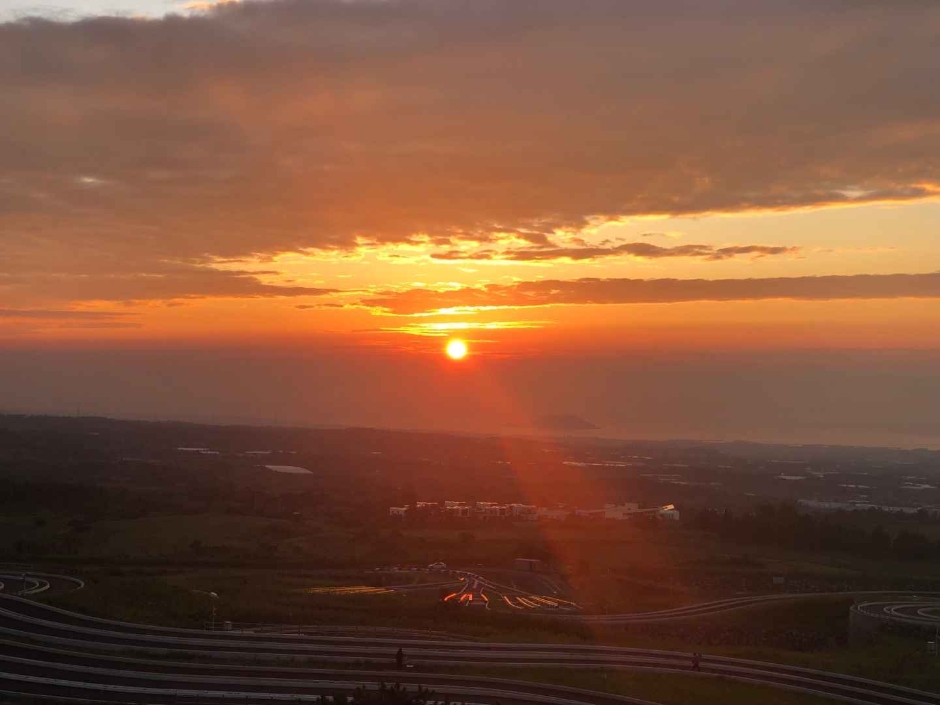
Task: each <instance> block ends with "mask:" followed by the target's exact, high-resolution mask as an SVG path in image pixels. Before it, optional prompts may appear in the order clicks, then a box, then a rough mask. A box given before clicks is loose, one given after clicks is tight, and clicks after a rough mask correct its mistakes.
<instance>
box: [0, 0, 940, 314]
mask: <svg viewBox="0 0 940 705" xmlns="http://www.w3.org/2000/svg"><path fill="white" fill-rule="evenodd" d="M717 2H718V4H717V6H716V5H715V4H713V3H709V4H707V5H706V4H704V3H692V2H686V1H684V0H671V1H670V2H653V1H652V0H647V1H645V2H636V3H625V2H614V1H612V0H581V1H580V2H571V1H570V0H543V1H542V2H539V3H506V2H486V1H481V0H405V1H402V2H369V1H366V0H353V1H348V0H319V1H318V2H305V1H301V0H271V1H270V2H264V3H230V4H224V5H221V6H218V7H216V8H214V9H213V10H212V11H210V12H207V13H194V14H192V15H189V16H185V17H179V16H175V17H167V18H164V19H154V20H142V19H136V18H135V19H130V18H115V17H108V18H105V17H99V18H90V19H83V20H81V21H77V22H73V23H56V22H52V21H46V20H30V21H23V22H13V23H6V24H0V85H2V86H3V110H2V111H0V164H2V165H3V166H2V172H0V232H2V233H3V235H2V238H0V276H7V277H9V278H11V281H16V279H17V277H19V276H21V275H23V274H24V273H26V272H28V273H30V276H33V277H35V278H34V281H35V282H37V283H38V284H37V285H36V286H35V287H30V286H29V285H28V284H27V285H23V284H20V283H16V284H14V286H15V287H16V289H15V290H14V293H15V294H16V296H17V297H19V300H21V301H22V302H23V305H24V306H26V305H30V302H34V303H35V301H38V300H39V299H34V298H32V297H39V296H40V295H41V294H42V291H43V290H44V288H45V285H46V284H49V285H54V286H53V288H54V289H58V290H61V292H62V293H63V295H65V296H70V295H72V292H74V293H75V295H76V296H77V297H79V298H81V297H85V296H87V295H88V294H87V293H85V292H86V290H89V291H90V290H91V289H94V290H95V291H94V295H96V296H97V295H99V294H100V293H102V292H103V293H104V294H105V295H106V297H107V298H117V299H124V298H135V297H138V296H140V295H142V290H144V291H143V294H146V295H149V294H147V291H146V290H148V287H147V286H146V285H145V284H143V283H142V281H141V279H142V278H143V277H145V276H147V275H148V273H149V272H153V271H154V268H157V267H159V266H160V265H162V264H163V263H166V262H181V263H186V264H190V265H205V264H211V263H213V262H215V261H218V260H219V259H228V258H239V257H250V258H258V259H261V258H264V257H269V256H271V255H274V254H277V253H283V252H289V251H305V252H306V251H312V252H335V251H349V250H352V249H355V248H356V247H357V245H358V244H359V243H362V242H374V243H379V244H384V243H409V242H411V243H414V242H416V240H415V238H417V237H419V236H421V237H422V238H423V240H422V241H423V242H426V243H428V245H427V247H428V250H427V251H430V249H431V248H432V247H434V248H450V247H456V246H457V245H458V244H459V243H461V242H470V243H480V244H481V245H482V246H489V245H493V244H496V245H497V246H498V247H501V246H502V245H500V244H499V242H500V241H499V238H497V237H496V236H495V234H500V237H502V236H505V235H507V234H509V235H514V236H515V237H516V238H518V239H519V240H522V241H525V242H528V243H531V244H532V245H535V246H538V247H539V248H544V249H525V248H523V249H521V250H516V251H514V252H513V253H511V254H510V255H509V256H510V257H512V258H515V259H517V260H519V259H524V258H527V259H539V258H543V259H544V258H551V257H553V256H554V257H556V258H561V259H568V260H573V259H585V258H588V259H590V258H596V257H607V256H614V255H615V254H617V253H616V252H615V248H606V249H603V250H597V249H596V248H592V247H590V246H587V247H580V246H576V247H571V248H555V249H556V251H555V252H554V253H553V252H552V249H553V248H552V247H551V239H552V238H553V237H554V236H555V234H556V233H558V232H569V233H577V232H579V231H582V230H584V229H585V228H588V227H592V226H596V225H597V224H599V223H603V222H607V221H615V220H618V219H620V218H623V217H629V216H633V215H644V214H672V215H683V214H701V213H712V212H742V211H760V210H774V209H797V208H812V207H822V206H831V205H838V204H856V203H865V202H871V201H910V200H916V199H925V198H932V197H935V196H936V195H937V193H938V184H940V166H938V165H940V131H938V130H936V129H935V124H936V116H937V115H938V114H940V92H938V91H931V90H926V89H925V87H926V86H931V85H933V83H934V82H935V75H934V74H935V67H936V66H937V65H938V64H940V48H938V46H937V43H936V36H937V31H938V27H940V5H937V4H936V3H901V4H896V6H893V7H892V11H891V12H890V13H885V12H883V10H882V8H881V7H879V6H878V5H877V4H876V3H854V4H852V5H851V6H846V5H845V4H844V3H841V2H836V0H823V1H821V2H817V3H799V4H792V3H785V2H762V3H738V2H730V0H717ZM834 8H838V11H833V9H834ZM716 17H722V18H727V19H728V20H730V21H720V22H719V21H716ZM703 28H707V31H703ZM755 36H759V37H760V41H759V42H755V41H754V37H755ZM796 48H798V50H797V49H796ZM862 67H863V68H862ZM572 242H573V241H572ZM744 247H758V246H750V245H745V246H744ZM499 254H500V253H499V252H497V253H494V254H492V255H490V256H494V257H495V256H499ZM621 254H630V252H629V251H625V252H623V253H621ZM760 254H777V253H772V252H761V251H758V250H753V251H750V252H738V253H733V252H730V253H727V256H735V255H745V256H746V255H760ZM444 256H446V253H445V255H444ZM640 256H643V255H640ZM647 256H650V255H647ZM689 256H702V257H705V258H709V257H720V256H721V255H720V254H718V253H717V252H713V253H705V254H702V255H689ZM124 265H129V266H130V267H132V269H131V271H132V272H135V273H137V274H139V275H141V276H139V277H134V276H131V277H127V278H125V279H122V278H121V277H120V276H119V274H115V273H114V270H115V269H118V270H121V271H123V270H122V269H121V268H122V267H123V266H124ZM210 278H211V279H212V282H213V284H212V286H211V287H210V286H209V285H208V284H207V283H206V282H208V281H209V279H210ZM66 280H70V281H66ZM89 280H90V281H92V282H94V283H93V284H87V283H86V282H87V281H89ZM175 286H176V289H175V291H176V292H178V293H179V294H180V295H182V296H185V295H201V294H200V292H205V291H207V290H209V289H210V288H212V289H213V290H218V289H222V290H224V291H226V292H235V293H237V292H239V291H240V292H243V293H246V295H269V294H273V295H280V294H288V293H290V292H289V291H288V290H283V291H280V292H274V291H270V290H268V289H264V288H263V287H261V286H260V285H258V284H252V283H251V281H250V280H249V279H248V278H247V277H240V278H239V277H232V278H229V279H223V278H219V277H216V275H206V277H205V278H200V277H190V278H186V280H185V281H183V280H182V279H180V280H177V281H176V283H175ZM122 287H123V288H124V291H123V293H122ZM4 293H6V289H5V290H4Z"/></svg>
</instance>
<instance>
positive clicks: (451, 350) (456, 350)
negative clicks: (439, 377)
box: [447, 339, 467, 360]
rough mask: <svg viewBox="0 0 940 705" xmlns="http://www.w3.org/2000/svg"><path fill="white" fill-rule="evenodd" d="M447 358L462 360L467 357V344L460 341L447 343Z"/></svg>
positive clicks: (455, 340)
mask: <svg viewBox="0 0 940 705" xmlns="http://www.w3.org/2000/svg"><path fill="white" fill-rule="evenodd" d="M447 356H448V357H449V358H450V359H451V360H462V359H464V358H465V357H466V356H467V344H466V343H465V342H463V341H462V340H460V339H454V340H451V341H450V342H449V343H447Z"/></svg>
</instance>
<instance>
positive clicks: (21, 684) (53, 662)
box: [0, 597, 940, 705]
mask: <svg viewBox="0 0 940 705" xmlns="http://www.w3.org/2000/svg"><path fill="white" fill-rule="evenodd" d="M399 646H400V647H402V648H403V649H404V650H405V653H406V656H407V659H408V662H409V664H411V665H412V666H414V667H415V668H419V667H424V668H434V669H448V668H452V667H454V666H458V665H462V666H489V667H497V666H501V667H529V666H538V667H543V668H552V669H560V668H565V669H577V668H582V669H583V668H604V669H613V668H616V669H631V670H640V669H642V670H654V671H660V672H667V673H680V672H681V673H685V674H688V673H689V672H690V670H689V668H690V658H689V654H686V653H679V652H669V651H654V650H648V649H629V648H620V647H609V646H592V645H568V644H506V643H483V642H469V641H452V640H430V639H390V638H368V637H339V636H299V635H271V634H257V633H232V632H203V631H197V630H187V629H174V628H169V627H151V626H146V625H135V624H129V623H124V622H118V621H115V620H103V619H96V618H91V617H86V616H83V615H79V614H75V613H71V612H66V611H64V610H59V609H56V608H51V607H48V606H45V605H41V604H38V603H35V602H30V601H28V600H25V599H22V598H15V597H0V666H2V668H0V671H2V674H0V681H2V682H0V691H8V692H18V693H22V694H33V695H35V694H37V693H40V694H45V695H59V696H61V695H63V694H65V693H70V694H71V696H73V697H74V696H76V694H79V693H84V694H85V695H84V696H82V697H86V698H91V697H93V698H98V697H99V696H102V694H104V695H108V696H109V697H110V696H113V699H120V698H124V699H125V700H128V699H130V700H134V701H135V702H143V701H154V702H156V701H160V699H161V698H162V699H163V700H164V701H165V700H166V699H167V698H170V697H179V698H183V697H185V698H186V700H187V702H190V701H192V702H196V701H197V700H198V699H199V698H206V699H211V698H215V699H216V700H217V701H218V700H220V699H227V698H229V697H231V698H235V697H238V698H242V697H248V699H249V700H259V701H260V700H265V699H278V698H285V699H286V698H287V697H288V696H291V697H293V696H297V698H298V699H300V698H314V697H316V696H317V695H319V694H322V693H324V692H330V693H331V692H335V691H336V690H337V689H338V688H340V686H338V685H337V684H343V685H342V687H344V688H346V689H347V690H348V689H352V688H354V687H356V686H357V685H367V686H369V687H375V686H376V685H377V684H378V683H379V682H381V681H383V680H385V681H395V682H401V683H403V684H410V685H411V686H415V685H417V684H419V683H420V684H423V685H425V686H426V687H429V688H432V689H434V690H436V691H438V692H441V693H447V694H448V695H450V696H452V697H456V696H459V698H460V699H463V700H467V699H469V700H472V701H473V702H480V703H486V702H492V701H494V700H500V701H503V700H513V701H516V702H527V703H536V702H543V703H550V702H551V703H556V705H558V704H561V703H572V702H581V703H594V704H596V705H608V704H611V703H614V702H619V703H635V702H638V701H636V700H632V699H622V698H618V697H617V696H612V695H609V694H604V693H595V692H592V691H580V690H571V689H564V688H560V687H558V686H550V685H545V684H538V683H518V682H513V681H503V680H501V679H486V678H478V677H471V676H444V675H442V674H440V673H430V672H422V673H417V672H409V671H405V672H397V671H388V670H375V668H376V667H377V666H378V667H379V668H382V667H387V666H389V665H390V664H391V662H392V659H393V655H394V653H395V650H396V649H397V648H398V647H399ZM128 654H132V655H133V658H127V657H126V655H128ZM196 658H198V659H199V661H198V662H195V661H194V659H196ZM265 661H266V662H268V663H269V664H270V665H258V664H259V663H261V662H265ZM285 663H290V664H292V666H293V667H291V668H287V667H285V665H284V664H285ZM330 663H336V664H339V663H342V664H345V665H346V668H343V669H329V668H323V665H325V664H330ZM350 664H353V665H355V666H357V667H358V668H362V667H367V668H368V667H369V665H371V669H370V670H348V668H349V665H350ZM299 665H309V666H314V665H320V667H319V668H298V667H297V666H299ZM695 675H701V676H702V677H715V676H723V677H726V678H733V679H735V680H740V681H745V682H751V683H759V684H764V685H770V686H775V687H780V688H786V689H789V690H796V691H800V692H805V693H812V694H816V695H823V696H827V697H830V698H834V699H839V700H842V701H845V702H852V703H862V704H868V705H871V704H878V705H888V704H889V703H890V704H894V703H907V704H908V705H940V695H938V694H936V693H927V692H924V691H918V690H913V689H910V688H904V687H901V686H896V685H892V684H889V683H880V682H876V681H871V680H868V679H863V678H857V677H852V676H847V675H841V674H835V673H826V672H822V671H817V670H812V669H805V668H798V667H795V666H787V665H782V664H773V663H765V662H759V661H750V660H745V659H732V658H726V657H717V656H705V657H704V658H703V660H702V671H701V674H695ZM200 693H201V694H202V695H200ZM497 693H498V694H497ZM89 694H90V695H89Z"/></svg>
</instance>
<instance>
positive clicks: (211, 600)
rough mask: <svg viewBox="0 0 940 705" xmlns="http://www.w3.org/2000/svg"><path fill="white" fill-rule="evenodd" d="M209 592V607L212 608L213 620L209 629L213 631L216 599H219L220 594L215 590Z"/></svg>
mask: <svg viewBox="0 0 940 705" xmlns="http://www.w3.org/2000/svg"><path fill="white" fill-rule="evenodd" d="M207 594H208V595H209V607H210V609H211V621H210V622H209V629H210V630H211V631H215V601H216V600H218V599H219V596H218V595H217V594H216V593H214V592H210V593H207Z"/></svg>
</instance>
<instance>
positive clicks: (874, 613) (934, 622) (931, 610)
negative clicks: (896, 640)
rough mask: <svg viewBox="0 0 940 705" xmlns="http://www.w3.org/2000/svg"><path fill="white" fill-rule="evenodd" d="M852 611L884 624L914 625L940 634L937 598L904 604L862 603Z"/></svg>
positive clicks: (938, 601) (939, 603)
mask: <svg viewBox="0 0 940 705" xmlns="http://www.w3.org/2000/svg"><path fill="white" fill-rule="evenodd" d="M852 611H853V612H860V613H862V614H863V615H867V616H869V617H875V618H876V619H878V620H881V621H883V622H893V623H895V624H906V625H913V626H916V627H922V628H925V629H933V630H935V631H936V632H938V633H940V600H937V599H936V598H933V599H929V600H928V599H926V598H921V599H911V600H907V601H904V602H898V601H897V600H889V601H884V600H883V601H876V602H860V603H858V604H856V605H853V606H852Z"/></svg>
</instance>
